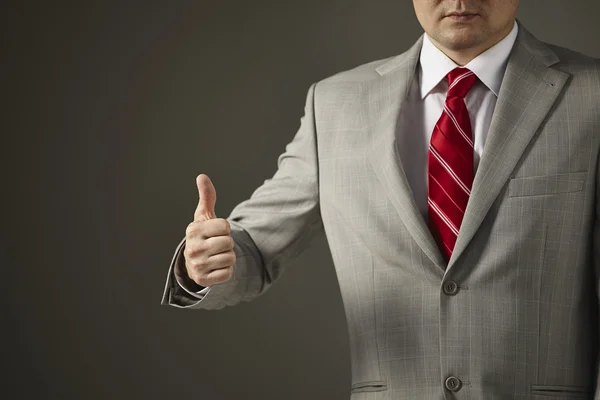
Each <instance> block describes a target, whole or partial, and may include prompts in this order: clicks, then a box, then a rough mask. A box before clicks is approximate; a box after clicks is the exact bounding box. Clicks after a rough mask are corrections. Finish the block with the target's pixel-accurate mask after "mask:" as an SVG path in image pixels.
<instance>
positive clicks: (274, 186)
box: [163, 25, 600, 400]
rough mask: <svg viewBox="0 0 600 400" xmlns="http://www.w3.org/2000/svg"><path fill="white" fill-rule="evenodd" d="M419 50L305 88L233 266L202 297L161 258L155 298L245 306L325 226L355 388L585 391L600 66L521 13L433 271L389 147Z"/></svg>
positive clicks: (239, 214) (573, 394) (238, 221)
mask: <svg viewBox="0 0 600 400" xmlns="http://www.w3.org/2000/svg"><path fill="white" fill-rule="evenodd" d="M421 45H422V38H420V39H419V40H418V41H417V42H416V43H415V45H414V46H413V47H412V48H411V49H409V50H408V51H407V52H405V53H403V54H401V55H399V56H395V57H391V58H388V59H385V60H380V61H376V62H372V63H369V64H366V65H363V66H360V67H357V68H355V69H353V70H350V71H346V72H343V73H340V74H337V75H335V76H333V77H330V78H328V79H325V80H323V81H320V82H318V83H316V84H314V85H312V86H311V88H310V90H309V92H308V97H307V101H306V108H305V115H304V117H303V118H302V123H301V127H300V129H299V131H298V132H297V134H296V136H295V137H294V139H293V140H292V141H291V142H290V143H289V144H288V146H287V147H286V151H285V153H283V154H282V155H281V156H280V158H279V160H278V166H279V168H278V170H277V172H276V173H275V175H274V176H273V177H272V179H269V180H266V181H265V183H264V184H263V185H262V186H261V187H259V188H258V189H257V190H256V191H255V192H254V193H253V195H252V197H251V198H250V199H249V200H247V201H245V202H243V203H241V204H239V205H238V206H237V207H236V208H235V209H234V210H233V211H232V213H231V215H230V216H229V217H228V219H229V221H230V223H231V226H232V235H233V237H234V239H235V242H236V247H235V249H234V250H235V252H236V255H237V257H238V258H237V263H236V265H235V269H234V271H235V272H234V276H233V278H232V279H231V280H230V281H228V282H226V283H223V284H220V285H215V286H214V287H212V289H211V291H210V292H209V294H208V295H206V296H205V297H204V299H203V300H202V301H199V300H198V299H197V298H193V297H190V296H189V295H187V294H186V293H185V292H184V291H183V290H181V289H180V288H179V287H178V285H177V284H176V282H175V281H174V278H173V274H172V271H171V270H170V271H169V275H168V280H167V283H166V289H165V292H164V296H163V303H164V304H170V305H173V306H177V307H187V308H202V309H219V308H222V307H224V306H228V305H229V306H231V305H234V304H236V303H239V302H241V301H250V300H252V299H254V298H256V297H257V296H259V295H261V294H262V293H264V292H265V291H266V290H267V289H268V288H269V286H270V285H271V284H272V283H273V282H275V281H276V280H277V278H278V277H279V276H280V274H281V273H282V271H283V269H284V268H285V266H286V260H287V259H288V258H290V257H293V256H294V255H296V254H298V253H299V252H300V251H302V249H303V248H304V247H305V245H306V244H307V243H308V240H309V239H310V237H311V236H312V235H313V234H314V233H315V232H316V231H318V230H321V229H324V231H325V234H326V236H327V240H328V242H329V246H330V249H331V254H332V257H333V261H334V264H335V269H336V273H337V277H338V279H339V286H340V290H341V294H342V300H343V303H344V308H345V312H346V319H347V323H348V333H349V338H350V346H351V348H350V351H351V353H350V354H351V361H352V366H351V368H352V387H351V388H349V389H350V390H349V391H350V392H351V399H352V400H392V399H394V400H395V399H478V400H479V399H498V400H506V399H522V400H524V399H539V400H541V399H547V400H559V399H582V398H585V399H592V398H593V397H594V391H596V387H597V379H598V374H597V364H598V342H599V340H598V339H599V336H598V327H597V325H598V323H597V322H598V296H597V293H598V282H599V280H598V275H599V272H600V268H599V267H600V221H599V220H598V216H599V213H600V206H599V204H600V203H599V201H598V198H597V196H598V188H599V185H598V174H599V171H600V169H599V164H598V161H599V160H598V157H599V155H600V153H599V149H600V63H599V61H598V60H594V59H592V58H589V57H586V56H583V55H581V54H578V53H575V52H573V51H570V50H566V49H563V48H559V47H556V46H552V45H547V44H544V43H542V42H540V41H538V40H537V39H536V38H535V37H533V36H532V35H531V34H530V33H529V32H528V31H527V30H526V29H524V28H523V27H522V25H521V29H519V35H518V38H517V40H516V43H515V45H514V47H513V50H512V53H511V55H510V58H509V62H508V66H507V69H506V73H505V76H504V80H503V83H502V88H501V90H500V93H499V96H498V101H497V104H496V108H495V112H494V116H493V118H492V122H491V126H490V130H489V134H488V138H487V141H486V145H485V148H484V151H483V154H482V157H481V161H480V164H479V167H478V170H477V173H476V175H475V179H474V182H473V189H472V194H471V198H470V200H469V204H468V207H467V210H466V214H465V217H464V221H463V223H462V226H461V228H460V234H459V236H458V241H457V243H456V247H455V249H454V252H453V254H452V258H451V260H450V262H449V264H448V265H447V266H446V265H444V262H443V259H442V256H441V254H440V252H439V250H438V248H437V246H436V243H435V241H434V239H433V237H432V235H431V233H430V231H429V229H428V227H427V224H426V222H425V220H424V219H423V217H422V215H421V214H420V213H419V211H418V208H417V206H416V204H415V200H414V198H413V196H412V193H411V189H410V187H409V185H408V183H407V179H406V176H405V173H404V170H403V166H402V164H401V162H400V159H399V157H398V152H397V148H396V141H395V137H396V135H395V128H396V122H397V118H398V115H399V112H400V111H401V110H402V107H403V103H404V101H405V99H406V94H407V92H408V89H409V87H410V85H411V82H412V79H413V77H414V76H415V72H416V67H417V65H418V60H419V53H420V48H421ZM183 246H184V242H182V243H181V244H180V245H179V247H178V248H177V251H176V254H175V257H174V259H173V263H172V265H171V269H172V268H173V266H174V264H175V263H183V262H184V259H183V255H182V250H183ZM599 393H600V391H599ZM598 398H600V397H598Z"/></svg>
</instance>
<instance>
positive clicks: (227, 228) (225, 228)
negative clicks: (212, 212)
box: [221, 219, 231, 234]
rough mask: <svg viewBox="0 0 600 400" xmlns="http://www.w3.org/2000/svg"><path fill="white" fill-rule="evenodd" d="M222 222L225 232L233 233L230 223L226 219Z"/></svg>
mask: <svg viewBox="0 0 600 400" xmlns="http://www.w3.org/2000/svg"><path fill="white" fill-rule="evenodd" d="M222 221H223V222H221V224H222V225H221V226H222V230H223V231H224V232H227V234H229V232H231V225H230V224H229V221H227V220H226V219H223V220H222Z"/></svg>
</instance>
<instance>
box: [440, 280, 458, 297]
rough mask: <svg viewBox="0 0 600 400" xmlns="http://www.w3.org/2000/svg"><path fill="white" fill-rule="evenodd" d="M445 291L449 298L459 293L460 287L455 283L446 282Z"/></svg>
mask: <svg viewBox="0 0 600 400" xmlns="http://www.w3.org/2000/svg"><path fill="white" fill-rule="evenodd" d="M443 290H444V293H446V294H447V295H448V296H453V295H455V294H456V293H458V285H457V284H456V282H454V281H446V282H444V285H443Z"/></svg>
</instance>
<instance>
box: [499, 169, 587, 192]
mask: <svg viewBox="0 0 600 400" xmlns="http://www.w3.org/2000/svg"><path fill="white" fill-rule="evenodd" d="M587 173H588V172H587V171H581V172H569V173H566V174H554V175H541V176H526V177H518V178H512V179H511V180H510V182H509V184H508V197H526V196H541V195H552V194H560V193H572V192H580V191H582V190H583V187H584V185H585V178H586V176H587Z"/></svg>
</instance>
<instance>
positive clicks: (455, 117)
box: [428, 68, 477, 262]
mask: <svg viewBox="0 0 600 400" xmlns="http://www.w3.org/2000/svg"><path fill="white" fill-rule="evenodd" d="M447 78H448V93H447V94H446V102H445V104H444V110H443V111H442V116H441V117H440V119H439V120H438V122H437V124H436V125H435V127H434V128H433V134H432V135H431V141H430V143H429V156H428V213H429V229H430V230H431V233H432V234H433V237H434V238H435V240H436V242H437V244H438V246H439V248H440V250H441V252H442V255H443V256H444V259H445V260H446V262H448V260H450V256H451V255H452V250H453V249H454V244H455V243H456V238H457V237H458V231H459V229H460V225H461V223H462V220H463V216H464V215H465V210H466V208H467V202H468V201H469V195H470V194H471V186H472V184H473V175H474V174H473V151H474V150H473V134H472V130H471V121H470V119H469V112H468V111H467V106H466V105H465V101H464V98H465V96H466V95H467V93H468V92H469V90H471V88H472V87H473V85H474V84H475V81H476V80H477V76H476V75H475V74H474V73H473V72H471V71H470V70H468V69H467V68H456V69H454V70H453V71H450V73H449V74H448V76H447Z"/></svg>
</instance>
